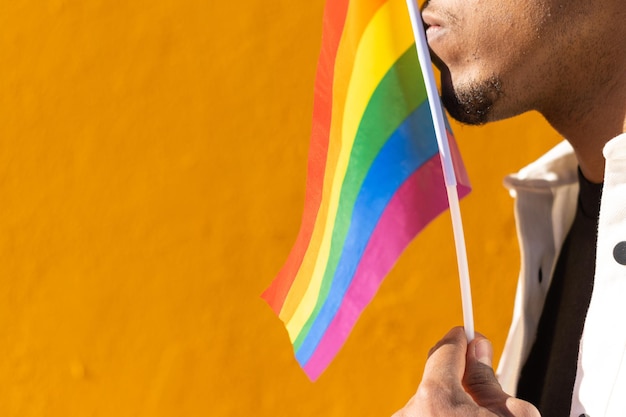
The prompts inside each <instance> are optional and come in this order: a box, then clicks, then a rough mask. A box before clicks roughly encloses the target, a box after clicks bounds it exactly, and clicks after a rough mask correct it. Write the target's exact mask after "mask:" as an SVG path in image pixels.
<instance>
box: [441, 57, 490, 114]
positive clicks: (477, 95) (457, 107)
mask: <svg viewBox="0 0 626 417" xmlns="http://www.w3.org/2000/svg"><path fill="white" fill-rule="evenodd" d="M441 90H442V97H441V99H442V101H443V105H444V107H445V108H446V110H447V111H448V113H449V114H450V116H451V117H452V118H453V119H455V120H457V121H459V122H461V123H465V124H468V125H474V126H476V125H482V124H485V123H487V122H489V121H491V120H492V109H493V105H494V104H495V103H496V102H497V100H498V99H499V98H500V97H501V96H502V89H501V82H500V80H499V79H498V78H497V77H491V78H489V79H487V80H485V81H483V82H476V83H472V84H470V85H465V86H462V87H455V86H454V83H453V82H452V76H451V75H450V71H448V69H447V67H445V66H444V67H442V69H441Z"/></svg>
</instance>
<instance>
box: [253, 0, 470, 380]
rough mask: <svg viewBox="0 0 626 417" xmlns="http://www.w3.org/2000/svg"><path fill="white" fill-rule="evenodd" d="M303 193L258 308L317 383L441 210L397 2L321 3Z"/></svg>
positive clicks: (413, 59)
mask: <svg viewBox="0 0 626 417" xmlns="http://www.w3.org/2000/svg"><path fill="white" fill-rule="evenodd" d="M448 137H449V140H450V148H451V154H452V157H453V160H454V162H455V168H456V176H457V181H458V184H459V185H458V186H457V187H458V191H459V195H460V196H464V195H466V194H467V193H468V192H469V181H468V179H467V175H466V172H465V169H464V167H463V164H462V161H461V159H460V157H459V154H458V149H457V148H456V145H455V143H454V139H453V137H452V135H451V134H450V133H449V134H448ZM306 187H307V191H306V197H305V207H304V213H303V218H302V225H301V228H300V233H299V234H298V237H297V239H296V242H295V244H294V247H293V249H292V251H291V253H290V255H289V257H288V258H287V261H286V262H285V265H284V266H283V268H282V269H281V271H280V272H279V274H278V276H277V277H276V278H275V280H274V281H273V282H272V284H271V285H270V287H269V288H268V289H267V290H266V291H265V292H264V293H263V298H264V299H265V300H266V301H267V302H268V304H269V305H270V307H271V308H272V309H273V310H274V311H275V313H276V314H277V315H278V316H279V317H280V319H281V320H282V321H283V322H284V324H285V326H286V328H287V331H288V333H289V337H290V339H291V341H292V343H293V346H294V351H295V355H296V358H297V360H298V362H299V363H300V365H301V366H302V368H303V369H304V371H305V372H306V374H307V375H308V376H309V378H310V379H312V380H316V379H317V378H318V377H319V375H320V374H321V372H322V371H323V370H324V369H325V368H326V367H327V366H328V365H329V363H330V362H331V361H332V359H333V358H334V356H335V355H336V354H337V352H338V351H339V349H340V348H341V346H342V345H343V344H344V342H345V340H346V338H347V337H348V334H349V333H350V331H351V329H352V327H353V326H354V324H355V322H356V320H357V319H358V317H359V315H360V314H361V312H362V311H363V309H364V308H365V306H366V305H367V304H368V303H369V301H370V300H371V299H372V298H373V296H374V295H375V293H376V291H377V290H378V288H379V286H380V284H381V282H382V280H383V279H384V277H385V276H386V275H387V273H388V272H389V271H390V269H391V268H392V267H393V265H394V264H395V262H396V261H397V259H398V257H399V256H400V254H401V253H402V252H403V250H404V249H405V248H406V246H407V245H408V244H409V243H410V242H411V240H412V239H413V238H414V237H415V236H416V235H417V234H418V233H419V232H420V231H421V230H422V229H423V228H424V227H425V226H426V225H427V224H428V223H429V222H430V221H431V220H433V219H434V218H435V217H437V216H438V215H439V214H440V213H441V212H442V211H444V210H446V208H447V206H448V203H447V195H446V187H445V184H444V179H443V173H442V168H441V162H440V159H439V153H438V148H437V140H436V136H435V131H434V127H433V121H432V116H431V113H430V109H429V105H428V100H427V97H426V91H425V87H424V80H423V78H422V73H421V71H420V67H419V63H418V60H417V54H416V52H415V45H414V40H413V34H412V29H411V24H410V21H409V17H408V14H407V9H406V4H405V0H350V1H349V0H328V2H327V4H326V10H325V15H324V25H323V35H322V48H321V52H320V58H319V62H318V69H317V77H316V83H315V100H314V109H313V127H312V133H311V142H310V149H309V166H308V177H307V185H306Z"/></svg>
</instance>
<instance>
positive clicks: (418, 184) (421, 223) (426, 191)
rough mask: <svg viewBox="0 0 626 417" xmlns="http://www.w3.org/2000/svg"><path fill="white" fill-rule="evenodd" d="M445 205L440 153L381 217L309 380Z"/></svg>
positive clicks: (308, 369) (309, 365)
mask: <svg viewBox="0 0 626 417" xmlns="http://www.w3.org/2000/svg"><path fill="white" fill-rule="evenodd" d="M468 192H469V187H465V186H459V194H460V197H462V196H464V195H466V194H467V193H468ZM447 207H448V197H447V194H446V186H445V184H444V180H443V172H442V169H441V162H440V159H439V155H438V154H437V155H435V156H433V157H432V158H431V159H429V160H428V161H427V162H426V163H425V164H424V165H422V166H421V167H420V168H419V169H418V170H416V171H415V172H414V173H413V174H412V175H411V176H410V177H409V178H408V179H407V180H406V181H405V182H404V184H402V186H401V187H400V188H399V189H398V191H397V192H396V194H395V195H394V196H393V198H392V199H391V201H390V202H389V205H388V206H387V208H386V209H385V212H384V213H383V215H382V216H381V218H380V221H379V222H378V225H377V226H376V229H375V230H374V232H373V233H372V236H371V238H370V241H369V242H368V244H367V247H366V249H365V252H364V253H363V257H362V259H361V262H360V264H359V266H358V269H357V271H356V273H355V275H354V278H353V280H352V283H351V284H350V287H349V288H348V291H347V293H346V295H345V297H344V299H343V302H342V304H341V307H340V308H339V310H338V311H337V314H336V315H335V317H334V319H333V321H332V322H331V323H330V325H329V326H328V329H327V330H326V332H325V334H324V336H323V338H322V340H321V341H320V343H319V345H318V346H317V348H316V350H315V352H314V353H313V355H312V356H311V358H310V359H309V361H308V362H307V363H306V365H305V366H304V371H305V372H306V374H307V375H308V376H309V378H310V379H311V380H313V381H315V380H316V379H317V378H318V377H319V376H320V374H321V373H322V372H323V371H324V369H326V367H327V366H328V365H329V364H330V362H331V361H332V360H333V358H334V357H335V355H336V354H337V352H338V351H339V349H341V347H342V346H343V344H344V342H345V340H346V338H347V337H348V335H349V334H350V331H351V330H352V328H353V327H354V324H355V322H356V321H357V319H358V318H359V316H360V315H361V312H362V311H363V309H364V308H365V306H366V305H367V304H368V303H369V302H370V301H371V300H372V298H373V297H374V295H375V294H376V291H377V290H378V288H379V286H380V284H381V282H382V280H383V279H384V277H385V276H386V275H387V273H388V272H389V270H390V269H391V268H392V267H393V265H394V264H395V263H396V261H397V259H398V257H399V256H400V254H401V253H402V251H403V250H404V249H405V248H406V247H407V245H408V244H409V243H410V242H411V240H412V239H413V238H414V237H415V236H416V234H417V233H419V232H420V231H421V230H422V229H423V228H424V227H425V226H426V225H427V224H428V223H430V222H431V221H432V220H433V219H434V218H435V217H437V216H438V215H439V214H440V213H441V212H443V211H444V210H446V209H447ZM390 245H391V246H390Z"/></svg>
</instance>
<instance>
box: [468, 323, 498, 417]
mask: <svg viewBox="0 0 626 417" xmlns="http://www.w3.org/2000/svg"><path fill="white" fill-rule="evenodd" d="M492 362H493V348H492V346H491V342H489V340H487V339H485V338H484V337H483V336H480V335H476V338H475V339H474V340H472V341H471V342H470V344H469V345H468V347H467V355H466V362H465V375H464V376H463V386H464V387H465V390H466V391H467V392H468V393H469V394H470V395H471V396H472V398H474V401H476V403H477V404H479V405H481V406H483V407H488V408H489V405H492V404H494V402H500V401H502V400H506V397H508V395H506V393H505V392H504V391H502V388H501V387H500V384H499V383H498V380H497V379H496V376H495V374H494V372H493V369H492V367H491V366H492ZM503 397H504V398H503Z"/></svg>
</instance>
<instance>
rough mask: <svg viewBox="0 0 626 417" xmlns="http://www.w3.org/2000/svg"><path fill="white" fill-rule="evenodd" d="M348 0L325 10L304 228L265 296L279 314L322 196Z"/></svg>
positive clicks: (303, 217) (333, 2)
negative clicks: (334, 80)
mask: <svg viewBox="0 0 626 417" xmlns="http://www.w3.org/2000/svg"><path fill="white" fill-rule="evenodd" d="M348 3H349V1H348V0H333V1H329V2H328V3H327V5H326V9H325V11H324V26H323V32H322V33H323V35H322V37H323V39H322V47H321V52H320V57H319V61H318V65H317V75H316V79H315V96H314V97H315V98H314V103H313V126H312V129H311V144H310V148H309V160H308V174H307V183H306V195H305V200H304V213H303V215H302V224H301V226H300V232H299V234H298V237H297V239H296V242H295V244H294V247H293V249H292V250H291V253H290V254H289V257H288V258H287V261H286V262H285V265H284V266H283V268H282V269H281V271H280V272H279V273H278V275H277V276H276V279H274V281H273V282H272V284H271V285H270V286H269V288H268V289H267V290H265V292H264V293H263V295H262V297H263V298H264V299H265V300H266V301H267V302H268V304H269V305H270V307H271V308H272V310H274V312H275V313H276V314H279V313H280V310H281V309H282V306H283V303H284V302H285V298H286V297H287V294H288V292H289V288H291V284H292V283H293V280H294V279H295V276H296V273H297V272H298V269H300V265H301V263H302V259H303V258H304V254H305V252H306V248H307V247H308V245H309V242H310V240H311V236H312V234H313V228H314V225H315V219H316V218H317V212H318V210H319V207H320V204H321V200H322V188H323V182H324V171H325V169H326V159H327V153H328V138H329V133H330V120H331V114H332V99H333V91H332V90H333V77H334V68H335V60H336V58H337V49H338V47H339V42H340V40H341V34H342V32H343V27H344V24H345V20H346V15H347V11H348Z"/></svg>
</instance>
